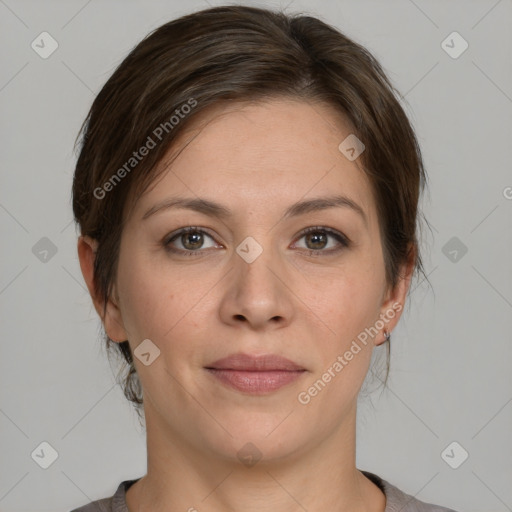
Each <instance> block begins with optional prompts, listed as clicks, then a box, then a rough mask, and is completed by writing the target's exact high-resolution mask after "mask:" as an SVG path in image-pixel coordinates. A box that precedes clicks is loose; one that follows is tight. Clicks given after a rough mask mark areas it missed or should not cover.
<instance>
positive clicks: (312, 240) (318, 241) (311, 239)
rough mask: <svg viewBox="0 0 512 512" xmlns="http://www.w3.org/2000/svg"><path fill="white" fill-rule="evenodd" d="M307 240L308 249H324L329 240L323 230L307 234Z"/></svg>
mask: <svg viewBox="0 0 512 512" xmlns="http://www.w3.org/2000/svg"><path fill="white" fill-rule="evenodd" d="M305 240H306V245H307V247H308V249H313V250H318V249H324V248H325V246H326V245H327V242H328V236H327V235H326V234H325V233H322V232H321V231H314V232H313V233H308V234H307V235H305Z"/></svg>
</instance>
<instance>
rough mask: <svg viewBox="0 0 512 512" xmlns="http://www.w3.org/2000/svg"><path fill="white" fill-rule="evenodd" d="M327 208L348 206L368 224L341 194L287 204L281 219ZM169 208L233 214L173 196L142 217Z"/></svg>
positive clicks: (213, 205) (206, 202)
mask: <svg viewBox="0 0 512 512" xmlns="http://www.w3.org/2000/svg"><path fill="white" fill-rule="evenodd" d="M329 208H349V209H351V210H352V211H354V212H356V213H357V214H358V215H360V216H361V218H362V219H363V221H364V223H365V225H366V226H368V219H367V217H366V214H365V212H364V210H363V209H362V208H361V206H359V205H358V204H357V203H356V202H355V201H354V200H352V199H350V198H349V197H346V196H342V195H335V196H326V197H317V198H314V199H307V200H304V201H299V202H297V203H294V204H292V205H291V206H289V207H288V208H287V209H286V211H285V212H284V214H283V217H282V218H283V219H288V218H291V217H297V216H299V215H305V214H307V213H314V212H318V211H322V210H327V209H329ZM169 209H186V210H193V211H196V212H199V213H203V214H204V215H207V216H210V217H216V218H218V219H226V218H228V217H232V216H233V212H232V211H231V210H230V209H229V208H227V207H226V206H223V205H221V204H219V203H216V202H214V201H210V200H208V199H205V198H185V197H175V198H170V199H166V200H164V201H162V202H160V203H157V204H155V205H154V206H152V207H151V208H150V209H149V210H148V211H147V212H146V213H145V214H144V215H143V217H142V220H146V219H147V218H148V217H151V216H152V215H154V214H155V213H157V212H162V211H165V210H169Z"/></svg>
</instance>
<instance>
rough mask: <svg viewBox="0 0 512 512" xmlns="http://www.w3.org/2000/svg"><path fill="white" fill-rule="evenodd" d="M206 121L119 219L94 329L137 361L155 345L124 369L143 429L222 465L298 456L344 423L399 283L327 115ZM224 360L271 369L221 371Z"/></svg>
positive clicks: (297, 112) (390, 321)
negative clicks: (249, 446)
mask: <svg viewBox="0 0 512 512" xmlns="http://www.w3.org/2000/svg"><path fill="white" fill-rule="evenodd" d="M205 120H207V121H208V123H205V124H204V125H202V126H199V125H196V129H195V130H193V131H189V132H188V134H187V136H188V137H189V138H188V139H187V141H190V143H189V144H188V146H187V147H186V149H185V150H184V151H183V152H182V153H181V154H180V156H179V157H178V158H177V159H176V160H175V161H174V162H173V163H172V164H171V165H170V166H169V167H168V168H167V169H165V171H164V173H163V174H162V175H161V177H159V178H158V179H157V180H156V181H155V183H154V184H153V186H152V187H150V189H148V190H147V191H146V193H145V194H144V195H143V196H142V197H141V198H140V199H139V200H138V201H137V203H136V205H135V208H134V209H133V210H132V212H131V214H130V217H129V218H128V220H127V222H126V224H125V228H124V232H123V235H122V239H121V248H120V256H119V266H118V274H117V280H116V283H115V291H116V296H117V301H115V302H116V303H115V304H114V303H109V305H108V315H107V317H106V318H105V327H106V329H107V332H108V333H109V335H110V337H111V338H112V339H117V340H124V339H128V340H129V342H130V345H131V348H132V351H136V348H137V346H138V345H139V344H140V343H141V342H142V341H143V340H150V342H146V344H147V347H149V349H146V350H145V351H144V352H146V353H149V354H150V356H145V357H146V359H147V360H148V361H151V363H150V364H148V365H146V364H143V363H142V362H141V360H139V359H138V358H135V364H136V368H137V372H138V374H139V377H140V380H141V383H142V386H143V390H144V403H145V412H146V421H147V423H148V427H149V424H150V423H151V429H152V430H153V431H155V430H157V431H159V432H160V434H161V435H163V436H166V437H167V438H169V439H171V438H172V439H175V440H178V442H181V443H185V444H186V445H187V446H190V447H194V448H198V449H201V450H202V451H203V453H210V454H214V455H217V456H220V457H228V458H233V459H234V458H235V457H236V456H237V452H238V450H240V448H241V447H242V446H244V445H245V444H246V443H248V442H251V443H253V444H254V445H255V446H256V447H257V448H258V449H259V450H260V452H261V453H263V455H264V457H265V458H267V459H272V458H279V457H282V456H285V455H287V454H288V455H289V454H292V453H299V452H301V451H303V450H307V449H310V448H311V447H313V446H314V445H316V444H319V443H320V442H321V441H322V440H324V439H326V438H328V437H329V436H332V435H335V436H336V435H338V436H342V435H343V432H346V431H347V430H346V429H347V428H349V424H350V422H351V421H353V419H354V417H355V407H356V400H357V394H358V392H359V389H360V387H361V385H362V382H363V380H364V378H365V375H366V372H367V370H368V366H369V362H370V357H371V352H372V349H373V348H374V347H375V344H378V343H380V342H382V341H383V333H382V331H383V327H382V326H384V328H385V329H387V330H388V331H391V330H392V329H393V327H394V326H395V324H396V322H397V321H398V318H399V310H400V309H401V304H402V303H403V300H404V294H405V292H406V288H405V287H400V286H399V287H397V288H395V289H394V290H390V289H389V288H388V287H387V285H386V280H385V267H384V259H383V252H382V241H381V238H380V234H379V222H378V217H377V211H376V206H375V200H374V197H373V194H372V190H371V187H370V183H369V181H368V179H367V178H366V176H365V174H364V172H363V171H362V170H361V169H360V168H358V165H357V163H358V162H357V160H356V161H349V160H348V159H347V158H346V157H345V156H344V155H343V154H342V153H341V152H340V150H339V149H338V146H339V144H340V142H341V141H343V140H344V139H345V138H346V137H347V136H348V135H349V134H350V129H349V128H348V127H347V126H346V125H345V124H344V122H343V120H342V119H341V118H340V116H339V115H337V114H336V113H335V112H334V111H333V110H332V109H331V108H330V107H329V106H327V105H319V104H315V105H312V104H308V103H306V102H298V101H291V100H281V99H280V100H278V99H276V100H273V101H268V102H265V103H259V104H257V105H254V104H253V105H249V104H244V105H242V104H239V105H237V106H236V107H230V109H229V110H226V109H223V110H219V111H216V112H213V113H212V112H211V113H210V114H209V115H208V117H207V118H205ZM183 140H185V139H183ZM161 165H165V164H163V163H162V164H161ZM335 198H338V201H335ZM198 199H201V200H204V202H200V201H197V200H198ZM319 199H327V200H328V201H324V202H323V203H322V202H321V201H317V202H316V203H315V202H312V201H313V200H319ZM176 200H180V201H182V202H181V205H180V204H174V206H172V205H171V202H172V201H176ZM186 201H196V202H195V203H191V204H189V205H188V206H187V205H186V204H185V202H186ZM206 201H207V202H208V203H206ZM211 203H215V205H212V204H211ZM301 204H302V206H299V205H301ZM315 206H316V207H315ZM184 229H189V230H190V231H189V232H184V231H183V230H184ZM397 302H398V303H399V306H397V305H396V304H397ZM391 314H392V315H393V316H391ZM372 329H373V330H372ZM377 331H378V332H377ZM376 332H377V333H376ZM365 333H366V336H365V335H364V334H365ZM372 335H374V337H372ZM363 340H365V342H364V341H363ZM354 342H355V345H354ZM148 343H149V344H148ZM356 347H357V348H356ZM158 351H159V353H158ZM136 353H137V351H136ZM157 354H158V356H157V357H156V358H155V356H156V355H157ZM234 354H235V355H240V354H245V355H247V356H254V357H257V356H274V358H272V357H266V359H263V363H265V364H267V366H264V367H258V366H257V363H254V361H250V360H249V361H248V360H243V359H240V358H236V357H235V359H233V360H231V361H228V362H227V363H225V364H224V365H223V364H221V363H216V362H217V361H219V360H221V359H223V358H226V357H228V356H231V355H234ZM276 357H282V358H286V359H287V360H289V361H291V362H292V363H294V364H295V367H293V368H292V367H289V366H288V367H286V365H283V363H282V361H281V360H278V359H276ZM153 358H154V360H153ZM260 362H261V361H260ZM237 364H238V365H239V366H236V365H237ZM251 364H253V365H256V367H251V368H249V366H250V365H251ZM250 369H252V370H255V369H260V370H262V371H259V372H258V371H252V372H249V371H248V370H250ZM293 369H295V370H294V371H291V370H293ZM263 370H265V371H263ZM299 370H300V371H299ZM251 373H252V375H251Z"/></svg>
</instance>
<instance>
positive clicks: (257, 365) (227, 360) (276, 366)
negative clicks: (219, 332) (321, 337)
mask: <svg viewBox="0 0 512 512" xmlns="http://www.w3.org/2000/svg"><path fill="white" fill-rule="evenodd" d="M205 368H207V369H214V370H239V371H250V372H258V371H260V372H265V371H267V372H268V371H277V370H281V371H299V370H305V368H303V367H302V366H299V365H298V364H296V363H294V362H293V361H290V360H289V359H286V358H285V357H281V356H278V355H275V354H265V355H248V354H242V353H238V354H231V355H230V356H228V357H224V358H222V359H219V360H217V361H215V362H213V363H211V364H209V365H207V366H205Z"/></svg>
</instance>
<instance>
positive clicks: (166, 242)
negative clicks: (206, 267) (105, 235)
mask: <svg viewBox="0 0 512 512" xmlns="http://www.w3.org/2000/svg"><path fill="white" fill-rule="evenodd" d="M317 232H321V233H327V234H328V235H330V236H332V237H333V238H335V239H336V240H337V241H338V242H339V244H340V247H337V248H335V249H327V250H326V249H304V250H305V251H307V254H308V256H319V255H322V254H324V255H325V254H328V255H329V254H333V253H337V252H339V251H341V250H342V249H345V248H348V247H350V245H351V242H350V240H349V239H348V238H347V237H346V236H345V235H343V234H341V233H340V232H338V231H335V230H334V229H331V228H326V227H323V226H312V227H309V228H306V229H305V230H303V231H302V232H301V234H300V236H299V238H298V239H297V240H300V239H301V238H303V237H304V236H306V235H308V234H310V233H317ZM187 233H200V234H204V235H207V236H209V237H210V238H212V239H213V236H212V235H210V234H209V233H208V232H207V231H205V230H204V229H201V228H199V227H196V226H188V227H186V228H183V229H180V230H179V231H178V232H174V233H171V234H170V235H168V236H166V237H165V238H164V239H163V241H162V245H163V246H164V248H165V250H166V251H168V252H170V253H174V254H179V255H182V256H191V257H195V256H201V255H202V253H203V252H204V251H202V250H201V249H198V250H196V251H190V250H184V249H176V248H174V247H171V245H170V244H171V243H172V242H173V241H174V240H176V239H177V238H179V237H180V236H182V235H184V234H187Z"/></svg>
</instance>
